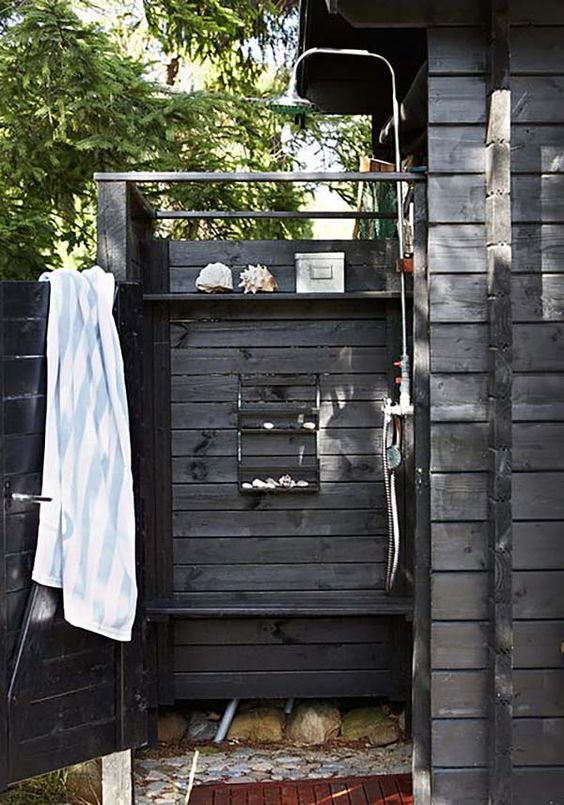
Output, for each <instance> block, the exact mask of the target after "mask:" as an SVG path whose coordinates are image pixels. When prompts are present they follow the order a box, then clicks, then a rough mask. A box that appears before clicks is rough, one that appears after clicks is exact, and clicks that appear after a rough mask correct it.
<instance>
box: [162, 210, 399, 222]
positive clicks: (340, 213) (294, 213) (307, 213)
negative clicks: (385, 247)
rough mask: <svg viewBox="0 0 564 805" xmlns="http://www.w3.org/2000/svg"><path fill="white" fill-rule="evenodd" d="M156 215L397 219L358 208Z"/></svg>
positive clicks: (165, 214)
mask: <svg viewBox="0 0 564 805" xmlns="http://www.w3.org/2000/svg"><path fill="white" fill-rule="evenodd" d="M154 217H155V218H157V219H159V220H163V219H188V220H194V219H206V220H220V219H221V220H232V219H247V218H248V219H252V220H255V219H273V218H277V219H283V220H285V219H292V218H305V219H310V218H319V219H323V220H325V219H327V220H334V219H343V218H344V219H349V218H358V219H360V218H368V219H372V218H380V219H384V220H390V221H395V219H396V214H395V213H393V212H368V211H362V212H359V211H356V210H350V211H349V210H335V211H333V212H332V211H330V210H318V211H316V210H260V211H256V212H255V211H254V210H156V211H155V213H154Z"/></svg>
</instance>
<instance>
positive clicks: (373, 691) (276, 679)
mask: <svg viewBox="0 0 564 805" xmlns="http://www.w3.org/2000/svg"><path fill="white" fill-rule="evenodd" d="M174 690H175V694H176V697H177V698H178V699H222V698H225V696H228V697H230V698H231V697H240V696H243V697H244V696H247V695H248V692H249V691H250V690H252V691H254V695H255V696H257V697H259V698H287V697H293V696H299V697H302V698H318V697H322V698H328V697H333V696H346V697H351V696H352V697H354V696H382V695H384V696H385V695H391V696H392V697H393V696H394V695H395V696H396V697H397V698H401V696H402V695H405V685H402V684H401V681H400V680H398V679H397V677H396V678H394V675H393V674H392V673H391V672H390V671H374V670H370V671H342V670H340V671H323V672H321V671H309V672H308V671H264V672H262V671H257V672H254V673H246V674H231V673H223V674H221V673H213V674H175V678H174Z"/></svg>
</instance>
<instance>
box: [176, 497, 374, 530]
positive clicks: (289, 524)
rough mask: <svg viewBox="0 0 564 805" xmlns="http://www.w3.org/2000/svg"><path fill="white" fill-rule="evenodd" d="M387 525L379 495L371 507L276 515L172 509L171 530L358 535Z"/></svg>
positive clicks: (292, 512) (290, 510) (251, 512)
mask: <svg viewBox="0 0 564 805" xmlns="http://www.w3.org/2000/svg"><path fill="white" fill-rule="evenodd" d="M385 528H386V515H385V506H384V505H383V503H382V501H381V500H380V499H378V500H377V501H376V502H375V506H373V507H372V508H370V509H364V510H362V509H360V510H358V509H357V510H355V509H343V510H340V511H339V510H337V511H332V512H331V516H330V517H328V516H327V514H326V513H325V512H324V511H323V509H318V510H314V509H306V508H297V509H293V510H292V509H288V510H287V511H279V512H278V513H277V514H276V517H273V516H272V514H271V513H270V512H269V511H268V510H266V511H260V510H258V511H257V510H255V509H251V510H248V511H244V510H243V511H237V510H235V511H233V510H230V511H190V512H181V511H175V512H173V514H172V530H173V535H174V536H175V537H189V536H194V537H252V536H255V535H256V534H260V535H261V536H265V537H266V536H269V537H285V536H288V534H292V535H293V536H296V537H298V536H304V537H306V536H308V535H310V534H316V535H317V536H319V537H322V536H349V535H350V536H357V535H359V534H362V535H365V536H366V535H369V534H381V533H382V531H383V530H385Z"/></svg>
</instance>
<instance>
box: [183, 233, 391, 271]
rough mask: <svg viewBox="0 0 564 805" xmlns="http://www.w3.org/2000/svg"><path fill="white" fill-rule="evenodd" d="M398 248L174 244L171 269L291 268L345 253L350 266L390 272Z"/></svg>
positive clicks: (328, 243)
mask: <svg viewBox="0 0 564 805" xmlns="http://www.w3.org/2000/svg"><path fill="white" fill-rule="evenodd" d="M395 248H396V247H395V245H394V243H393V242H392V241H385V240H369V241H362V240H360V241H359V240H356V241H355V240H323V241H319V240H250V241H249V240H247V241H245V240H193V241H191V240H172V241H170V244H169V255H170V266H171V268H174V267H176V266H201V267H203V266H205V265H207V264H208V263H214V262H217V261H219V262H222V263H226V264H227V265H235V266H242V267H246V265H247V264H248V263H253V264H254V263H263V264H265V263H266V264H267V265H269V266H289V265H291V264H292V263H293V261H294V255H295V254H300V253H304V252H345V259H346V262H347V263H348V264H350V265H363V266H369V267H373V268H376V267H381V268H386V267H389V266H390V262H389V261H390V258H392V259H393V256H394V253H395Z"/></svg>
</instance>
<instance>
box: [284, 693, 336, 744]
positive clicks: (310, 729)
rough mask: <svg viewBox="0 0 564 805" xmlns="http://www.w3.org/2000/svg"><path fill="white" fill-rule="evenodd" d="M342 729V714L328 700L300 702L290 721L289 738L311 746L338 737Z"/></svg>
mask: <svg viewBox="0 0 564 805" xmlns="http://www.w3.org/2000/svg"><path fill="white" fill-rule="evenodd" d="M340 729H341V714H340V713H339V711H338V709H337V708H336V707H334V706H333V705H331V704H329V703H328V702H311V703H308V704H299V705H298V706H297V707H296V708H295V709H294V710H293V711H292V713H291V715H290V719H289V722H288V729H287V737H288V740H290V741H293V742H294V743H298V744H309V745H311V746H314V745H317V744H322V743H325V741H328V740H330V739H331V738H336V737H337V735H338V734H339V730H340Z"/></svg>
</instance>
